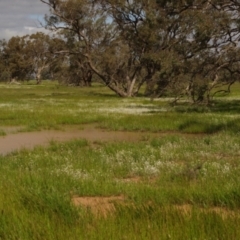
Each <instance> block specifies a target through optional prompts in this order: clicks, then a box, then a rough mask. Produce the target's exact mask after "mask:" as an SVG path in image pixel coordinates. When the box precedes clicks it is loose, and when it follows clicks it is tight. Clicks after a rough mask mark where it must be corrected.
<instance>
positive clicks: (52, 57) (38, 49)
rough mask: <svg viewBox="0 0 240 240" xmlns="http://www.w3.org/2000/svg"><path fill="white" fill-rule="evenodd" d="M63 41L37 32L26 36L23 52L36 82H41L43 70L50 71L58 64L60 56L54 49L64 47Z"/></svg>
mask: <svg viewBox="0 0 240 240" xmlns="http://www.w3.org/2000/svg"><path fill="white" fill-rule="evenodd" d="M64 45H65V43H64V41H62V40H61V39H60V38H57V37H54V36H49V35H47V34H44V33H42V32H37V33H34V34H31V35H29V36H27V42H26V50H25V54H26V56H27V57H28V59H30V61H31V66H32V73H33V75H34V76H35V78H36V81H37V84H40V83H41V79H42V75H43V73H44V71H45V72H46V71H48V72H51V71H52V70H53V69H54V68H56V65H58V64H60V61H61V56H59V55H56V54H55V51H58V50H62V49H63V48H64Z"/></svg>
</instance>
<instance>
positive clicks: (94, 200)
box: [72, 195, 125, 217]
mask: <svg viewBox="0 0 240 240" xmlns="http://www.w3.org/2000/svg"><path fill="white" fill-rule="evenodd" d="M124 200H125V197H124V196H122V195H120V196H110V197H78V196H73V198H72V202H73V204H74V206H77V207H79V206H82V207H85V208H87V209H89V210H90V211H91V212H92V213H93V214H94V215H95V216H103V217H106V216H107V215H108V214H111V213H113V212H114V211H115V206H114V203H123V201H124Z"/></svg>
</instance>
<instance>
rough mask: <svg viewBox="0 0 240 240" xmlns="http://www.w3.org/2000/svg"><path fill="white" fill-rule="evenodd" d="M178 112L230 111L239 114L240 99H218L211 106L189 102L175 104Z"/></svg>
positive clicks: (229, 112)
mask: <svg viewBox="0 0 240 240" xmlns="http://www.w3.org/2000/svg"><path fill="white" fill-rule="evenodd" d="M175 111H176V112H188V113H195V112H196V113H205V112H213V113H228V114H239V113H240V100H217V101H214V102H213V103H212V104H211V105H210V106H206V105H189V104H187V103H184V104H178V105H177V106H175Z"/></svg>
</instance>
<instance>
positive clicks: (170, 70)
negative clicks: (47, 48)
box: [40, 0, 240, 102]
mask: <svg viewBox="0 0 240 240" xmlns="http://www.w3.org/2000/svg"><path fill="white" fill-rule="evenodd" d="M40 1H41V2H43V3H45V4H47V5H48V6H49V8H50V14H49V15H48V16H46V22H47V27H48V28H50V29H52V30H54V31H58V32H59V33H61V34H62V35H63V36H66V35H68V36H69V35H71V39H72V45H68V48H67V49H65V50H64V51H61V53H63V54H67V55H68V56H69V59H70V61H71V62H72V63H73V66H74V69H77V68H78V69H79V73H83V70H84V69H85V70H86V69H87V71H89V73H91V74H92V73H94V74H96V75H97V76H98V77H99V79H101V81H102V82H103V83H104V84H105V85H106V86H108V87H109V88H110V89H111V90H113V91H114V92H115V93H117V94H118V95H119V96H123V97H128V96H134V95H136V94H137V93H138V91H139V89H140V87H141V86H142V85H143V84H146V86H147V89H146V93H148V94H150V95H153V96H161V95H164V94H166V93H170V94H174V95H175V96H176V97H178V96H181V95H182V94H185V93H188V94H189V95H190V97H191V98H192V99H193V101H195V102H199V101H203V100H204V97H205V96H207V98H208V99H209V96H210V92H211V91H212V90H213V89H214V88H215V87H217V86H218V85H219V84H228V85H229V84H232V82H233V79H235V80H236V79H237V78H238V71H237V69H238V64H239V59H238V55H237V54H236V53H237V52H238V40H239V20H238V19H240V18H239V1H237V0H225V1H224V0H222V1H216V0H188V1H184V0H181V1H173V0H155V1H154V0H152V1H149V0H65V1H61V0H51V1H48V0H40ZM234 53H235V54H234ZM70 56H71V57H70ZM80 75H81V74H80ZM89 76H90V75H89ZM231 79H232V80H231Z"/></svg>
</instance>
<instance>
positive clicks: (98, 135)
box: [0, 126, 159, 155]
mask: <svg viewBox="0 0 240 240" xmlns="http://www.w3.org/2000/svg"><path fill="white" fill-rule="evenodd" d="M149 136H151V137H152V136H159V134H154V133H144V132H126V131H124V132H122V131H121V132H120V131H119V132H116V131H107V130H103V129H98V128H96V127H94V126H84V128H83V129H80V128H78V127H76V126H73V127H66V128H65V129H64V130H43V131H39V132H17V133H11V132H10V133H9V134H7V135H6V136H0V155H6V154H8V153H11V152H13V151H18V150H20V149H23V148H25V149H33V148H34V147H35V146H47V145H48V144H49V142H50V141H58V142H64V141H68V140H73V139H86V140H87V141H90V142H98V141H99V142H101V141H105V142H106V141H109V142H111V141H112V142H113V141H128V142H134V141H140V140H143V139H148V138H149Z"/></svg>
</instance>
